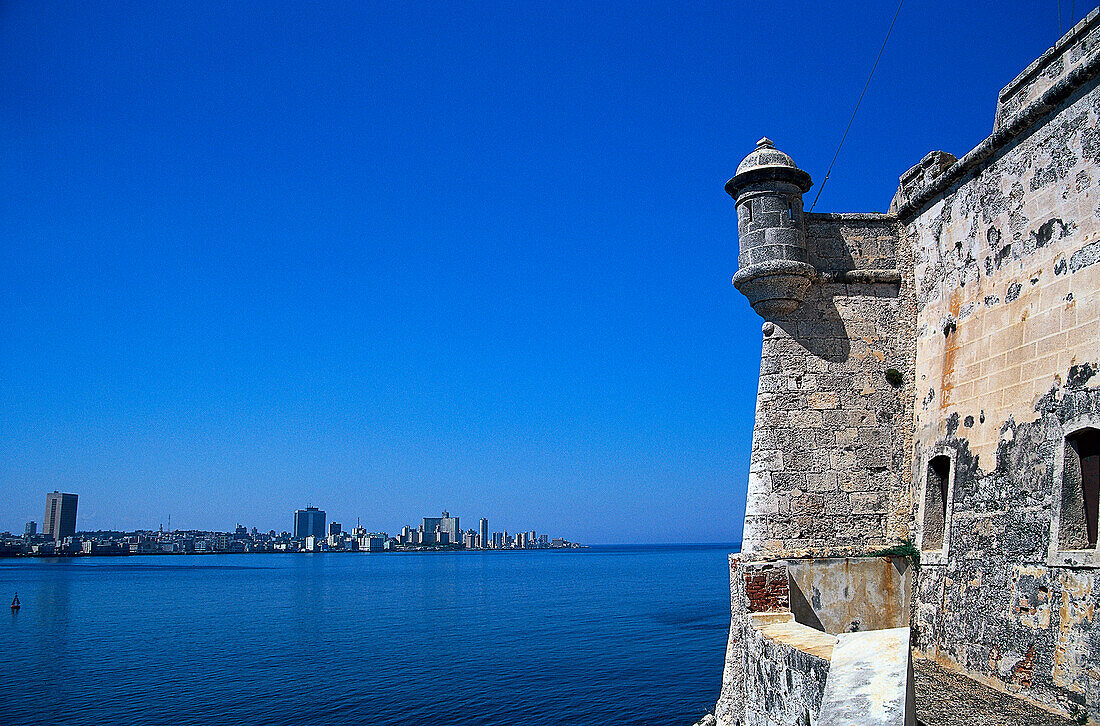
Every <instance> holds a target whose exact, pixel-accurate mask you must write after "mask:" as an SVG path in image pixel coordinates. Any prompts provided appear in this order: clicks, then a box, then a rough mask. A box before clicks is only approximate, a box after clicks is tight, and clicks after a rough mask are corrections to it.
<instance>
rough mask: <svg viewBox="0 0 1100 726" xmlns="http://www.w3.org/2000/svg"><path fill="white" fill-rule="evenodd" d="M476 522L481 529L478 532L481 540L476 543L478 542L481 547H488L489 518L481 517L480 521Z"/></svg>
mask: <svg viewBox="0 0 1100 726" xmlns="http://www.w3.org/2000/svg"><path fill="white" fill-rule="evenodd" d="M478 524H480V525H481V526H480V527H479V528H478V529H480V530H481V532H480V534H481V541H480V542H479V543H478V544H479V546H481V547H483V548H484V547H488V546H489V520H488V519H486V518H485V517H482V518H481V521H480V522H479V523H478Z"/></svg>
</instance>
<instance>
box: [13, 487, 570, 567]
mask: <svg viewBox="0 0 1100 726" xmlns="http://www.w3.org/2000/svg"><path fill="white" fill-rule="evenodd" d="M76 504H77V495H76V494H63V493H61V492H51V493H50V494H48V495H47V497H46V513H45V515H46V516H45V517H44V523H43V524H44V527H43V531H42V532H41V533H39V531H38V525H37V523H36V522H33V521H32V522H27V523H26V525H25V526H24V529H23V534H22V535H21V536H16V535H14V534H12V533H11V532H0V557H3V556H21V555H22V556H37V557H59V556H64V557H75V556H86V555H99V556H103V555H115V556H122V555H152V554H181V555H182V554H215V553H241V554H244V553H251V552H257V553H258V552H390V551H418V550H429V551H431V550H488V549H495V550H512V549H542V548H546V549H551V548H557V549H560V548H574V547H579V546H580V545H576V544H573V543H571V542H569V541H567V540H564V539H561V538H555V539H554V540H553V541H552V542H551V541H550V540H549V538H548V537H547V535H545V534H543V535H537V534H536V532H535V531H534V530H531V531H529V532H521V533H519V534H516V535H509V534H508V532H494V533H492V535H490V533H489V520H488V519H486V518H484V517H482V518H481V519H480V520H479V521H478V529H476V530H475V529H472V528H471V529H467V530H465V531H463V530H462V529H460V528H459V518H458V517H452V516H451V515H450V513H449V512H447V511H444V512H443V516H441V517H425V518H424V519H423V522H424V524H423V525H421V526H419V527H416V528H413V527H408V526H406V527H403V528H402V529H401V533H400V534H399V535H397V536H395V537H390V536H389V535H388V534H386V533H385V532H370V531H368V530H367V529H366V528H365V527H363V526H356V527H355V529H354V530H352V532H351V533H348V532H345V531H344V530H343V527H341V526H340V523H339V522H331V523H329V525H328V527H326V526H325V525H326V520H327V517H326V513H325V512H324V511H323V510H321V509H319V508H317V507H314V506H312V505H311V506H308V507H306V508H305V509H299V510H297V511H296V512H294V532H293V533H291V532H282V533H281V534H280V533H277V532H276V531H275V530H271V531H270V532H260V531H259V530H258V529H257V528H256V527H252V528H249V527H246V526H245V525H244V524H241V523H237V524H236V526H235V527H234V528H233V529H232V530H230V531H228V532H218V531H204V530H178V529H171V528H169V530H166V529H165V528H164V527H163V526H159V527H157V528H156V529H146V530H137V531H133V532H121V531H115V530H99V531H95V532H80V533H77V532H76Z"/></svg>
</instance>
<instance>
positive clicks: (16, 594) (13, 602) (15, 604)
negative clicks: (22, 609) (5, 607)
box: [11, 593, 19, 610]
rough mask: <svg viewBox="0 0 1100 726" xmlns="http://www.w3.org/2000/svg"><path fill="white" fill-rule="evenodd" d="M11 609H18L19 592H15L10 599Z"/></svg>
mask: <svg viewBox="0 0 1100 726" xmlns="http://www.w3.org/2000/svg"><path fill="white" fill-rule="evenodd" d="M11 609H12V610H18V609H19V593H15V599H14V600H12V601H11Z"/></svg>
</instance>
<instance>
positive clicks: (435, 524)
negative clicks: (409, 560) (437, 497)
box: [422, 510, 462, 543]
mask: <svg viewBox="0 0 1100 726" xmlns="http://www.w3.org/2000/svg"><path fill="white" fill-rule="evenodd" d="M422 528H423V531H424V534H425V536H426V538H427V536H429V535H430V536H433V538H432V539H426V541H428V542H440V543H442V542H461V541H462V530H461V529H459V525H458V517H452V516H451V515H450V513H449V512H447V511H446V510H444V512H443V516H442V517H424V524H423V525H422ZM443 534H446V535H447V536H446V537H442V536H439V535H443Z"/></svg>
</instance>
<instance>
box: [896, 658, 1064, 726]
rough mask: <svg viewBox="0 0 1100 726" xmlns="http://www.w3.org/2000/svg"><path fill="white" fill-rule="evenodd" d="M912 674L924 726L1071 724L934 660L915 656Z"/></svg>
mask: <svg viewBox="0 0 1100 726" xmlns="http://www.w3.org/2000/svg"><path fill="white" fill-rule="evenodd" d="M913 674H914V676H915V678H916V701H917V722H918V723H919V724H925V726H976V724H981V726H1020V725H1021V724H1025V725H1026V726H1072V724H1073V723H1074V722H1073V721H1071V720H1070V719H1068V718H1065V717H1063V716H1059V715H1056V714H1053V713H1051V712H1050V711H1046V710H1044V709H1042V708H1039V707H1038V706H1036V705H1034V704H1032V703H1028V702H1027V701H1025V700H1023V699H1021V698H1018V697H1016V696H1012V695H1009V694H1007V693H1004V692H1003V691H998V690H996V689H993V688H990V687H989V686H987V685H984V684H982V683H979V682H978V681H976V680H974V679H973V678H968V677H967V676H965V675H963V674H962V673H959V672H957V671H952V670H948V669H946V668H944V667H943V666H940V665H939V664H937V663H936V662H935V661H933V660H927V659H923V658H917V659H914V661H913Z"/></svg>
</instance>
